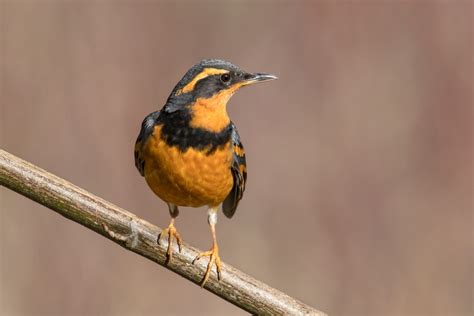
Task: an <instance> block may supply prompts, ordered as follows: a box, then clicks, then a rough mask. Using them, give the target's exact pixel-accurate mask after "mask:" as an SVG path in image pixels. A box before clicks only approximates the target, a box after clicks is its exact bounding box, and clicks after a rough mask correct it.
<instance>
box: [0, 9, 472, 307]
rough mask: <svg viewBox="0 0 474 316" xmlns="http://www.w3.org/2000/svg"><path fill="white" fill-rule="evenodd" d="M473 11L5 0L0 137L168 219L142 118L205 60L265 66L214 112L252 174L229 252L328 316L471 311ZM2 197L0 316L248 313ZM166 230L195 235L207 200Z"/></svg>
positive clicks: (13, 148) (203, 229)
mask: <svg viewBox="0 0 474 316" xmlns="http://www.w3.org/2000/svg"><path fill="white" fill-rule="evenodd" d="M472 9H473V6H472V2H470V1H466V2H462V1H455V0H452V1H443V2H433V1H422V2H418V3H413V2H405V1H381V2H375V1H370V2H369V1H365V2H364V1H357V2H356V1H354V2H352V1H337V2H329V1H324V2H316V1H313V2H311V1H307V2H302V1H301V2H284V1H282V2H244V1H235V2H218V1H211V2H178V3H173V2H171V1H170V2H167V1H163V2H158V1H155V2H153V1H147V2H145V1H128V2H127V1H122V2H113V1H95V2H94V1H67V2H66V1H64V2H62V1H9V0H8V1H7V0H2V1H1V2H0V10H1V11H0V13H1V18H0V21H1V22H0V25H1V29H0V35H1V59H0V62H1V81H0V88H1V121H0V124H1V134H2V135H1V147H2V148H3V149H5V150H7V151H9V152H11V153H13V154H15V155H17V156H19V157H21V158H23V159H26V160H29V161H31V162H33V163H35V164H37V165H39V166H41V167H42V168H44V169H46V170H49V171H51V172H53V173H55V174H57V175H59V176H61V177H64V178H66V179H67V180H69V181H71V182H73V183H75V184H77V185H79V186H81V187H83V188H85V189H87V190H90V191H91V192H93V193H95V194H97V195H99V196H101V197H103V198H105V199H108V200H110V201H112V202H114V203H116V204H117V205H119V206H122V207H124V208H126V209H129V210H131V211H132V212H134V213H136V214H138V215H139V216H141V217H143V218H145V219H147V220H149V221H151V222H153V223H155V224H157V225H159V226H162V227H163V226H165V225H167V224H168V221H169V216H168V211H167V208H166V206H165V204H164V203H163V202H161V201H160V200H159V199H158V198H156V197H155V196H154V195H153V193H152V192H151V191H150V190H149V189H148V187H147V185H146V184H145V182H144V179H143V178H142V177H140V176H139V174H138V172H137V171H136V170H135V167H134V162H133V153H132V151H133V146H134V142H135V138H136V136H137V133H138V130H139V126H140V123H141V121H142V119H143V117H144V116H145V115H147V114H148V113H150V112H152V111H154V110H156V109H159V108H161V106H162V105H163V104H164V102H165V100H166V98H167V97H168V94H169V92H170V91H171V89H172V88H173V87H174V85H175V84H176V83H177V82H178V80H179V79H180V78H181V76H182V75H183V74H184V73H185V72H186V70H187V69H188V68H189V67H190V66H191V65H193V64H194V63H195V62H197V61H199V60H200V59H203V58H210V57H214V58H223V59H226V60H229V61H232V62H233V63H235V64H237V65H239V66H241V67H242V68H244V69H246V70H249V71H264V72H271V73H274V74H276V75H278V76H279V77H280V80H278V81H275V82H270V83H267V84H262V85H258V86H253V87H251V88H246V89H244V90H242V91H240V92H239V93H237V94H236V95H235V96H234V98H233V99H232V100H231V102H230V104H229V107H228V109H229V112H230V115H231V118H232V119H233V121H234V122H235V123H236V124H237V126H238V127H239V130H240V134H241V137H242V139H243V142H244V145H245V147H246V152H247V161H248V168H249V181H248V187H247V190H246V193H245V197H244V199H243V201H242V203H241V204H240V207H239V209H238V211H237V213H236V216H235V217H234V218H233V219H232V220H228V219H226V218H225V217H224V216H220V221H219V224H218V237H219V241H220V246H221V255H222V257H223V259H224V261H226V262H228V263H230V264H232V265H234V266H235V267H237V268H239V269H241V270H243V271H245V272H247V273H249V274H251V275H253V276H255V277H256V278H258V279H261V280H262V281H264V282H266V283H268V284H270V285H272V286H274V287H276V288H278V289H281V290H283V291H285V292H287V293H288V294H290V295H292V296H294V297H296V298H298V299H300V300H302V301H304V302H306V303H308V304H310V305H312V306H314V307H316V308H318V309H320V310H323V311H325V312H328V313H330V314H331V315H469V314H471V315H472V313H473V305H472V301H473V293H472V284H473V278H472V277H473V258H472V255H473V235H472V228H473V222H472V211H473V200H472V193H473V190H472V189H473V186H472V184H473V183H472V180H473V168H472V167H473V166H472V159H473V155H472V148H473V147H472V145H473V143H472V132H473V130H472V122H473V121H472V120H473V115H472V107H473V93H472V88H473V53H474V52H473V10H472ZM0 192H1V234H0V249H1V260H0V262H1V285H0V290H1V295H0V297H1V308H0V312H1V313H2V315H240V314H243V312H242V311H240V310H239V309H237V308H236V307H234V306H232V305H230V304H228V303H226V302H224V301H223V300H221V299H219V298H217V297H215V296H213V295H211V294H209V293H207V292H206V291H204V290H201V289H200V288H199V287H198V286H195V285H193V284H191V283H190V282H187V281H185V280H184V279H182V278H180V277H179V276H177V275H174V274H172V273H170V272H168V271H167V270H166V269H163V268H161V267H159V266H157V265H156V264H154V263H152V262H150V261H148V260H146V259H144V258H142V257H139V256H137V255H135V254H132V253H130V252H127V251H125V250H123V249H122V248H120V247H118V246H116V245H115V244H113V243H111V242H110V241H108V240H106V239H104V238H103V237H101V236H99V235H96V234H95V233H93V232H91V231H89V230H87V229H85V228H83V227H82V226H80V225H77V224H75V223H73V222H70V221H68V220H66V219H64V218H62V217H61V216H59V215H57V214H56V213H54V212H52V211H50V210H47V209H46V208H44V207H42V206H39V205H38V204H35V203H33V202H32V201H30V200H27V199H25V198H23V197H22V196H20V195H18V194H15V193H13V192H10V191H8V190H7V189H5V188H1V189H0ZM177 227H178V228H179V229H180V231H181V233H182V236H184V239H185V240H186V241H187V242H189V243H191V244H193V245H194V246H197V247H200V248H202V249H207V248H208V247H209V246H210V243H211V239H210V234H209V230H208V226H207V221H206V215H205V210H204V209H198V210H195V209H184V210H182V212H181V214H180V217H179V218H178V222H177Z"/></svg>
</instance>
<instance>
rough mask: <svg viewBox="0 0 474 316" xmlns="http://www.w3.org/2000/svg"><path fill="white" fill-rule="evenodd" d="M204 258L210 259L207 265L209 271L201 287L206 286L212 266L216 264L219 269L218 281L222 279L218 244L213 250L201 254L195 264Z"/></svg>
mask: <svg viewBox="0 0 474 316" xmlns="http://www.w3.org/2000/svg"><path fill="white" fill-rule="evenodd" d="M202 257H209V263H208V264H207V270H206V274H204V278H203V279H202V282H201V287H204V284H206V282H207V279H209V275H210V274H211V269H212V266H213V265H214V264H215V265H216V268H217V279H218V280H219V281H220V279H221V266H222V264H221V258H220V257H219V247H217V244H214V245H213V246H212V249H211V250H209V251H205V252H201V253H200V254H198V255H197V256H196V258H194V260H193V264H194V263H195V262H196V261H197V260H199V259H201V258H202Z"/></svg>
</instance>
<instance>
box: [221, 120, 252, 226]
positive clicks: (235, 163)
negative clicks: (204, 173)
mask: <svg viewBox="0 0 474 316" xmlns="http://www.w3.org/2000/svg"><path fill="white" fill-rule="evenodd" d="M231 124H232V136H231V140H232V151H233V153H232V165H231V167H230V168H231V172H232V177H233V178H234V186H233V187H232V190H231V191H230V193H229V195H228V196H227V197H226V199H225V200H224V202H223V204H222V210H223V212H224V214H225V216H227V217H228V218H231V217H232V216H233V215H234V213H235V210H236V209H237V205H238V204H239V201H240V200H241V199H242V196H243V195H244V191H245V182H246V181H247V163H246V161H245V150H244V146H243V145H242V143H241V141H240V136H239V133H238V132H237V128H236V127H235V125H234V123H231Z"/></svg>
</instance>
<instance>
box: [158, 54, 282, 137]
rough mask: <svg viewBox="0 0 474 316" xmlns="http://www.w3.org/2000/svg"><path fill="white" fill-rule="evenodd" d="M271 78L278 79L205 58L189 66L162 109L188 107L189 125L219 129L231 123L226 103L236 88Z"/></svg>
mask: <svg viewBox="0 0 474 316" xmlns="http://www.w3.org/2000/svg"><path fill="white" fill-rule="evenodd" d="M274 79H277V77H276V76H274V75H270V74H265V73H249V72H246V71H244V70H242V69H240V68H239V67H237V66H235V65H233V64H231V63H229V62H226V61H223V60H219V59H205V60H202V61H201V62H199V63H197V64H196V65H194V66H193V67H191V69H189V70H188V72H187V73H186V74H185V75H184V77H183V78H182V79H181V80H180V81H179V82H178V84H177V85H176V86H175V88H174V89H173V91H172V93H171V95H170V97H169V98H168V102H167V106H166V107H165V110H166V111H169V112H173V111H176V110H181V109H186V110H189V111H190V114H191V121H190V125H191V126H192V127H198V128H204V129H207V130H211V131H214V132H218V131H220V130H221V129H222V128H224V127H226V126H227V125H228V124H229V122H230V120H229V118H228V116H227V111H226V105H227V102H228V101H229V99H230V98H231V97H232V95H234V93H235V92H236V91H237V90H239V89H240V88H242V87H244V86H248V85H251V84H254V83H258V82H264V81H269V80H274Z"/></svg>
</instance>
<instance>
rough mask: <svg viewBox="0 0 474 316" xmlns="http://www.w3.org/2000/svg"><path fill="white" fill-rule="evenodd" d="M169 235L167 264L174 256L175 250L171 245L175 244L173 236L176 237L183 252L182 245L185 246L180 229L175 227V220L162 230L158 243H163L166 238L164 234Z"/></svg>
mask: <svg viewBox="0 0 474 316" xmlns="http://www.w3.org/2000/svg"><path fill="white" fill-rule="evenodd" d="M166 235H168V250H167V251H166V262H165V264H168V262H170V260H171V257H173V251H172V249H171V245H172V244H173V237H174V238H176V242H177V243H178V248H179V252H181V247H182V246H183V241H182V239H181V236H180V235H179V233H178V231H177V230H176V228H175V227H174V224H173V222H171V223H170V225H169V226H168V228H165V229H163V230H162V231H161V233H160V234H159V235H158V240H157V242H158V245H161V241H162V239H163V238H164V236H166Z"/></svg>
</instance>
